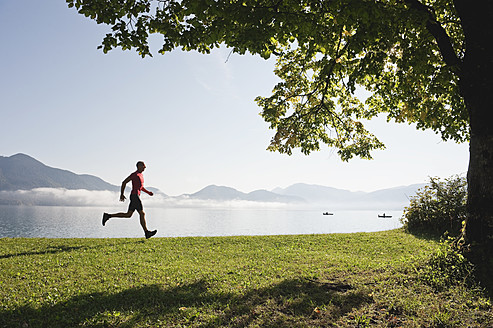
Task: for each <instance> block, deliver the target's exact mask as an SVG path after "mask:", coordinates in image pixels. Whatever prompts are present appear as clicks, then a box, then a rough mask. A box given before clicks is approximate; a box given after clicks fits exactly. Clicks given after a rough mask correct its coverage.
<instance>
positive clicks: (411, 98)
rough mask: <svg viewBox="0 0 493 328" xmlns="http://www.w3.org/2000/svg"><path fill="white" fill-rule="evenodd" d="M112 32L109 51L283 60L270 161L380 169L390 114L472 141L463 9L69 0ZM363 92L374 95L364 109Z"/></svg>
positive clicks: (447, 2)
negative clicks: (154, 42)
mask: <svg viewBox="0 0 493 328" xmlns="http://www.w3.org/2000/svg"><path fill="white" fill-rule="evenodd" d="M66 1H67V3H68V5H69V7H75V8H76V9H77V10H78V11H79V13H81V14H84V15H86V16H88V17H90V18H92V19H94V20H96V22H98V23H104V24H108V25H110V26H111V29H112V32H111V33H108V34H107V35H106V36H105V37H104V40H103V42H102V45H101V46H100V47H101V48H102V50H103V51H104V52H105V53H106V52H108V51H109V50H111V49H113V48H116V47H121V48H122V49H124V50H127V49H136V50H137V52H138V53H139V54H140V55H141V56H142V57H145V56H151V52H150V49H149V45H148V36H149V34H153V33H159V34H161V35H162V36H163V46H162V48H161V49H160V50H159V53H162V54H164V53H166V52H169V51H171V50H173V49H175V48H182V49H183V50H187V51H190V50H196V51H199V52H201V53H209V52H210V51H211V49H213V48H216V47H219V46H220V45H221V44H225V45H226V46H228V47H230V48H231V49H232V51H233V52H236V53H239V54H245V53H246V52H250V53H252V54H258V55H260V56H261V57H263V58H269V57H270V56H272V55H275V56H276V57H277V65H276V69H275V74H276V75H277V76H278V77H279V78H280V79H281V82H279V83H278V84H277V85H276V86H275V87H274V89H273V93H272V95H271V96H270V97H257V98H256V101H257V103H258V104H259V106H260V107H261V108H262V113H261V115H262V117H263V118H264V119H265V120H266V121H267V122H268V123H270V127H271V128H272V129H275V130H276V133H275V136H274V137H273V139H272V141H271V144H270V146H269V149H270V150H275V151H279V152H281V153H287V154H291V152H292V150H293V148H300V149H301V151H302V152H303V153H305V154H308V153H310V152H311V151H314V150H318V149H320V143H321V142H322V143H325V144H327V145H329V146H331V147H336V148H337V149H338V153H339V155H340V157H341V158H342V159H343V160H348V159H350V158H352V157H353V156H359V157H362V158H371V151H372V150H374V149H378V148H384V145H383V144H382V143H381V142H380V141H379V140H378V139H377V138H376V137H375V136H374V135H373V134H371V133H370V132H369V131H368V130H367V129H366V128H365V126H364V124H363V122H364V120H367V119H371V118H372V117H375V116H377V115H378V114H380V113H383V114H384V115H387V119H388V120H395V121H396V122H408V123H416V125H417V128H419V129H432V130H434V131H435V132H437V133H440V134H441V136H442V138H443V139H444V140H448V139H452V140H455V141H457V142H463V141H466V140H468V138H469V128H468V116H467V111H466V109H465V105H464V102H463V99H462V97H461V96H460V94H459V90H458V89H459V87H458V79H459V78H458V75H459V65H458V62H459V61H460V60H461V59H462V57H463V52H464V49H463V43H464V36H463V32H462V28H461V25H460V20H459V17H458V16H457V14H456V12H455V10H454V7H453V3H452V0H423V2H422V3H421V2H419V1H418V0H331V1H328V0H325V1H324V0H301V1H300V0H220V1H218V0H183V1H179V0H155V1H153V0H66ZM357 87H361V88H364V89H366V90H368V91H370V92H371V94H372V95H371V96H370V97H369V98H368V99H366V100H365V101H364V102H362V101H361V100H359V99H358V98H357V97H356V96H355V92H356V89H357Z"/></svg>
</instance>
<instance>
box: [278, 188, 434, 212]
mask: <svg viewBox="0 0 493 328" xmlns="http://www.w3.org/2000/svg"><path fill="white" fill-rule="evenodd" d="M425 185H426V184H424V183H421V184H413V185H409V186H402V187H394V188H387V189H381V190H377V191H373V192H362V191H356V192H353V191H348V190H343V189H336V188H331V187H325V186H319V185H309V184H304V183H297V184H294V185H291V186H289V187H287V188H284V189H283V188H276V189H274V190H273V192H275V193H278V194H281V195H289V196H297V197H301V198H304V199H305V200H306V201H308V202H310V203H313V204H326V205H327V206H334V207H340V206H348V205H351V207H363V208H365V207H368V206H369V205H372V206H373V205H374V206H379V205H381V204H387V205H388V206H393V207H402V206H404V205H406V204H408V203H409V198H410V197H411V196H414V195H415V194H416V192H417V191H418V189H420V188H423V187H424V186H425ZM356 205H357V206H356Z"/></svg>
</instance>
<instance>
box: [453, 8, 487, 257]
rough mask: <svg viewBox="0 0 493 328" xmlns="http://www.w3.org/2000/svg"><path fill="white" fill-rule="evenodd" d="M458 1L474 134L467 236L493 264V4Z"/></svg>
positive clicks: (464, 86)
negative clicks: (492, 252)
mask: <svg viewBox="0 0 493 328" xmlns="http://www.w3.org/2000/svg"><path fill="white" fill-rule="evenodd" d="M454 3H455V7H456V9H457V12H458V14H459V16H460V18H461V23H462V27H463V30H464V34H465V37H466V40H465V46H466V51H465V54H464V58H463V61H462V65H461V69H460V90H461V93H462V96H463V97H464V101H465V103H466V107H467V109H468V112H469V120H470V133H471V139H470V146H469V153H470V159H469V169H468V173H467V182H468V201H467V209H468V216H467V221H466V230H465V236H466V241H467V242H468V243H469V244H470V246H471V253H472V254H473V256H472V258H473V259H474V262H476V263H478V262H481V261H486V262H490V261H491V258H492V257H491V253H490V252H491V251H492V250H493V83H492V77H493V47H492V42H493V23H492V22H493V1H489V0H482V1H476V2H474V4H473V3H471V2H470V1H469V0H455V1H454ZM481 264H484V263H481ZM490 265H491V263H490Z"/></svg>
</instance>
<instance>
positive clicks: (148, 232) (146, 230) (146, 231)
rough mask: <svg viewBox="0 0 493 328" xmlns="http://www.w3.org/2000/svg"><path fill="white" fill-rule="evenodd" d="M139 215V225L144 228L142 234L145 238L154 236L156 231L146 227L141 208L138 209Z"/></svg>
mask: <svg viewBox="0 0 493 328" xmlns="http://www.w3.org/2000/svg"><path fill="white" fill-rule="evenodd" d="M138 212H139V215H140V225H141V226H142V229H144V234H145V236H146V239H149V238H151V237H152V236H154V235H155V234H156V232H157V230H153V231H149V230H148V229H147V223H146V214H145V212H144V211H143V210H140V211H138Z"/></svg>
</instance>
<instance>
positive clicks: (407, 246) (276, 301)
mask: <svg viewBox="0 0 493 328" xmlns="http://www.w3.org/2000/svg"><path fill="white" fill-rule="evenodd" d="M437 248H438V244H437V242H436V241H432V240H426V239H419V238H416V237H414V236H412V235H408V234H405V233H403V232H402V231H400V230H394V231H387V232H378V233H358V234H331V235H304V236H259V237H219V238H155V239H149V240H142V239H0V300H1V309H0V326H2V327H77V326H84V327H224V326H227V327H259V326H260V327H331V326H333V327H370V326H371V327H373V326H375V327H400V326H402V327H422V326H426V327H458V326H464V327H466V326H467V327H488V326H491V325H493V314H492V307H491V304H490V301H489V300H488V298H486V297H484V296H482V294H481V293H480V291H478V290H476V289H471V288H466V287H464V286H463V285H461V284H457V285H453V286H450V287H447V288H445V289H443V290H437V289H436V288H434V287H431V286H430V285H428V284H426V283H425V282H424V280H423V279H421V278H420V275H419V274H418V273H417V271H418V269H419V268H420V267H422V266H423V265H424V264H423V263H424V262H425V260H426V259H427V258H428V257H429V256H430V254H431V253H433V252H435V251H436V250H437Z"/></svg>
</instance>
